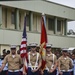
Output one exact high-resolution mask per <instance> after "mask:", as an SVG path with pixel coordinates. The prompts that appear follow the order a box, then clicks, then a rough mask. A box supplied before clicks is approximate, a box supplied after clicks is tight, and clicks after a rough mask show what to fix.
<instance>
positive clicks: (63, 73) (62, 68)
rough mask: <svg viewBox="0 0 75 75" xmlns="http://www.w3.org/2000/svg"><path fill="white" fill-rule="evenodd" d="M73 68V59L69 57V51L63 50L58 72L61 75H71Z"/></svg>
mask: <svg viewBox="0 0 75 75" xmlns="http://www.w3.org/2000/svg"><path fill="white" fill-rule="evenodd" d="M72 67H73V64H72V61H71V58H70V57H68V56H67V49H62V56H60V57H59V59H58V71H59V74H60V75H70V69H71V68H72Z"/></svg>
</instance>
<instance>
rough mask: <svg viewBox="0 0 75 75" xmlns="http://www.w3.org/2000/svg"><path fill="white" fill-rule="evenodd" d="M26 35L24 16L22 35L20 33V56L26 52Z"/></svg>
mask: <svg viewBox="0 0 75 75" xmlns="http://www.w3.org/2000/svg"><path fill="white" fill-rule="evenodd" d="M26 47H27V35H26V17H25V19H24V30H23V35H22V41H21V47H20V55H21V58H24V57H25V55H26V54H27V49H26Z"/></svg>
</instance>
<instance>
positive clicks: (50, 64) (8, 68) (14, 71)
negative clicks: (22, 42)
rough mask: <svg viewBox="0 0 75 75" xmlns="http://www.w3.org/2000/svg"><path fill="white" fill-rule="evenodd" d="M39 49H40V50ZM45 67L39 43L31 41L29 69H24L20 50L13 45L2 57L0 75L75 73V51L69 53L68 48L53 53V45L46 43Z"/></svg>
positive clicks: (0, 59) (68, 74) (70, 74)
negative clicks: (38, 46) (38, 47)
mask: <svg viewBox="0 0 75 75" xmlns="http://www.w3.org/2000/svg"><path fill="white" fill-rule="evenodd" d="M38 51H39V50H38ZM45 51H46V52H45V57H44V60H45V67H44V69H41V67H42V59H43V57H42V55H41V53H40V52H37V44H36V43H31V44H30V50H29V51H28V53H27V55H28V63H27V66H28V69H27V72H26V71H25V70H24V68H25V67H24V64H23V63H24V61H23V60H22V58H21V56H20V51H19V50H18V51H17V52H16V46H11V47H10V50H8V51H7V52H6V50H5V49H4V50H3V55H2V56H1V58H0V75H75V53H74V52H73V53H69V52H68V51H67V49H62V50H61V54H62V55H60V54H59V52H58V53H57V54H56V53H52V45H51V44H46V50H45Z"/></svg>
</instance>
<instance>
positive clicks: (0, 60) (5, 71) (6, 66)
mask: <svg viewBox="0 0 75 75" xmlns="http://www.w3.org/2000/svg"><path fill="white" fill-rule="evenodd" d="M2 52H3V55H2V57H1V59H0V67H1V66H2V63H3V60H4V58H5V56H6V49H4V50H3V51H2ZM7 71H8V64H6V65H5V67H4V69H3V70H2V72H1V73H0V75H6V74H7Z"/></svg>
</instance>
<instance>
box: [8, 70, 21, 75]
mask: <svg viewBox="0 0 75 75" xmlns="http://www.w3.org/2000/svg"><path fill="white" fill-rule="evenodd" d="M7 75H20V72H9V71H8V74H7Z"/></svg>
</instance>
